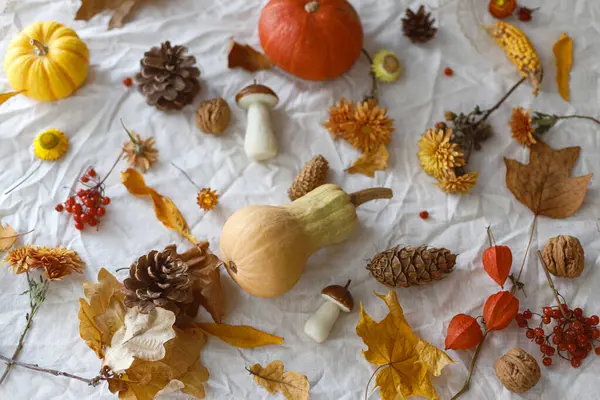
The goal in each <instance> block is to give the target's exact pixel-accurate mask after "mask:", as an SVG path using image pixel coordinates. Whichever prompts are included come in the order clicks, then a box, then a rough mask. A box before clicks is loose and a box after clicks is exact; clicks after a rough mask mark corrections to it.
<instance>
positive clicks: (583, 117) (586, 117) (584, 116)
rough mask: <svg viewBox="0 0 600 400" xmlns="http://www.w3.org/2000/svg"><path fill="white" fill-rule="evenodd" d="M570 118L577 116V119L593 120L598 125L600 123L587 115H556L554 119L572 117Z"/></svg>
mask: <svg viewBox="0 0 600 400" xmlns="http://www.w3.org/2000/svg"><path fill="white" fill-rule="evenodd" d="M572 118H579V119H587V120H590V121H594V122H595V123H597V124H598V125H600V121H599V120H597V119H596V118H594V117H588V116H587V115H557V116H556V119H572Z"/></svg>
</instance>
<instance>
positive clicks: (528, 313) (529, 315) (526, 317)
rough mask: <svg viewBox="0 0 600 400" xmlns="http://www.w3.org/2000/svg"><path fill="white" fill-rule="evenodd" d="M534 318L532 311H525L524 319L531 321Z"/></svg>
mask: <svg viewBox="0 0 600 400" xmlns="http://www.w3.org/2000/svg"><path fill="white" fill-rule="evenodd" d="M532 317H533V314H532V313H531V311H530V310H525V311H523V318H525V319H531V318H532Z"/></svg>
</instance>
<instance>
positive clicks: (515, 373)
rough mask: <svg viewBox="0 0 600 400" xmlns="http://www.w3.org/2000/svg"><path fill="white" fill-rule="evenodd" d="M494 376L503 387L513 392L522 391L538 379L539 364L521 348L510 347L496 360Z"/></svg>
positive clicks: (526, 389) (525, 390)
mask: <svg viewBox="0 0 600 400" xmlns="http://www.w3.org/2000/svg"><path fill="white" fill-rule="evenodd" d="M494 371H495V372H496V376H497V377H498V379H500V382H502V384H503V385H504V387H505V388H507V389H508V390H510V391H511V392H515V393H524V392H527V391H528V390H529V389H531V388H532V387H534V386H535V385H536V384H537V383H538V381H539V380H540V376H541V373H540V366H539V365H538V363H537V361H536V360H535V358H533V356H531V355H530V354H529V353H527V352H526V351H525V350H523V349H518V348H517V349H510V350H509V351H508V353H506V354H505V355H503V356H502V357H500V358H499V359H498V361H496V364H495V365H494Z"/></svg>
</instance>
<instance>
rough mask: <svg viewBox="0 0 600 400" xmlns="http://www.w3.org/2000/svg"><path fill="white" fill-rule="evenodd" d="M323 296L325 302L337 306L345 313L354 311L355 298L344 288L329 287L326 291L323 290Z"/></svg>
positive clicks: (338, 286)
mask: <svg viewBox="0 0 600 400" xmlns="http://www.w3.org/2000/svg"><path fill="white" fill-rule="evenodd" d="M321 296H322V297H323V298H324V299H325V300H327V301H331V302H333V303H335V304H337V306H338V307H339V308H340V309H341V310H342V311H344V312H350V311H352V310H353V309H354V298H352V294H350V292H349V291H348V289H347V288H345V287H344V286H340V285H331V286H327V287H326V288H325V289H323V290H321Z"/></svg>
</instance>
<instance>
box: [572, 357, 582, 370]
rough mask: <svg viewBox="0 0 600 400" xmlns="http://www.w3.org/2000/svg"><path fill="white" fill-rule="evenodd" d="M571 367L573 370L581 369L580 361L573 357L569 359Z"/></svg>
mask: <svg viewBox="0 0 600 400" xmlns="http://www.w3.org/2000/svg"><path fill="white" fill-rule="evenodd" d="M571 366H572V367H573V368H579V367H581V359H580V358H577V357H573V358H572V359H571Z"/></svg>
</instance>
